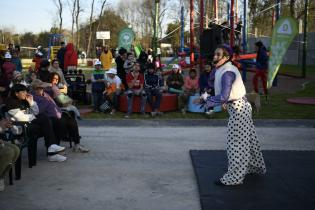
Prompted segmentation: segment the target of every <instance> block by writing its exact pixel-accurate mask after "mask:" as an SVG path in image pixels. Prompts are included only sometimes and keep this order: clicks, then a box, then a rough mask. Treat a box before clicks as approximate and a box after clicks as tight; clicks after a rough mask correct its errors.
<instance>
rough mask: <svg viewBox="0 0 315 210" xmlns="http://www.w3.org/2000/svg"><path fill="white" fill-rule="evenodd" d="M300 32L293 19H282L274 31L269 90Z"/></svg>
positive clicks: (269, 69)
mask: <svg viewBox="0 0 315 210" xmlns="http://www.w3.org/2000/svg"><path fill="white" fill-rule="evenodd" d="M297 32H298V29H297V22H296V20H295V19H294V18H292V17H282V18H280V19H279V20H278V21H277V23H276V25H275V27H274V28H273V31H272V41H271V55H270V58H269V65H268V81H267V88H271V86H272V82H273V80H274V78H275V77H276V74H277V72H278V70H279V67H280V65H281V63H282V59H283V57H284V55H285V53H286V52H287V49H288V47H289V46H290V44H291V42H292V41H293V39H294V37H295V36H296V34H297Z"/></svg>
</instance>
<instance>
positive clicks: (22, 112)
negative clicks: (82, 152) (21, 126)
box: [5, 82, 67, 162]
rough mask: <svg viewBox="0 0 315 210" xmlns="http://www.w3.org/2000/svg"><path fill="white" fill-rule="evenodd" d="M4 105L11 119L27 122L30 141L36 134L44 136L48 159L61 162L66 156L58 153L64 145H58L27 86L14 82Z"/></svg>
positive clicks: (49, 124) (44, 85) (34, 139)
mask: <svg viewBox="0 0 315 210" xmlns="http://www.w3.org/2000/svg"><path fill="white" fill-rule="evenodd" d="M46 85H47V84H43V83H39V82H35V83H33V84H32V86H36V87H41V88H44V87H46ZM5 107H6V110H8V111H7V113H8V115H9V116H10V119H11V120H12V121H18V122H20V121H23V122H29V123H30V124H29V125H28V133H27V134H28V136H29V138H30V141H36V138H37V137H38V136H44V139H45V145H46V148H47V154H48V161H51V162H63V161H65V160H66V159H67V158H66V157H64V156H62V155H60V154H58V153H59V152H63V151H64V150H65V147H61V146H58V145H57V144H56V143H57V141H56V137H55V134H54V130H53V125H52V122H51V120H50V119H49V117H47V116H46V115H45V114H41V113H39V109H38V106H37V103H36V102H35V101H34V100H33V96H32V95H31V94H28V93H27V87H26V86H25V85H22V84H16V85H14V86H13V87H12V89H11V92H10V97H9V98H8V99H7V101H6V102H5Z"/></svg>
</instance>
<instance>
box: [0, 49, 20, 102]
mask: <svg viewBox="0 0 315 210" xmlns="http://www.w3.org/2000/svg"><path fill="white" fill-rule="evenodd" d="M4 58H5V61H4V64H3V65H2V66H1V76H0V86H1V87H3V91H2V92H1V96H2V98H6V97H7V96H8V94H9V85H10V83H11V81H12V79H13V73H14V71H15V69H16V67H15V65H14V64H13V63H11V58H12V56H11V54H10V53H9V52H7V53H6V54H5V55H4Z"/></svg>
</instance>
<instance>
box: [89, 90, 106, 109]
mask: <svg viewBox="0 0 315 210" xmlns="http://www.w3.org/2000/svg"><path fill="white" fill-rule="evenodd" d="M92 97H93V104H94V110H98V109H99V107H100V106H101V105H102V104H103V102H104V97H103V93H102V92H100V93H95V92H94V93H92Z"/></svg>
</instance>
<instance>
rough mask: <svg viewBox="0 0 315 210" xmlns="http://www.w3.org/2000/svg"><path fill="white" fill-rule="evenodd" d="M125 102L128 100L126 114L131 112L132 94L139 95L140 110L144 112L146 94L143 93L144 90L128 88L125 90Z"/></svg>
mask: <svg viewBox="0 0 315 210" xmlns="http://www.w3.org/2000/svg"><path fill="white" fill-rule="evenodd" d="M126 94H127V102H128V110H127V114H131V113H132V103H133V97H134V96H140V97H141V104H140V112H141V113H145V105H146V101H147V96H146V94H145V91H144V90H133V89H129V90H128V91H127V92H126Z"/></svg>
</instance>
